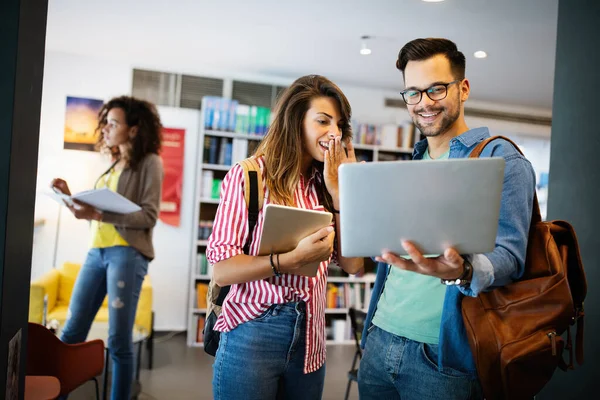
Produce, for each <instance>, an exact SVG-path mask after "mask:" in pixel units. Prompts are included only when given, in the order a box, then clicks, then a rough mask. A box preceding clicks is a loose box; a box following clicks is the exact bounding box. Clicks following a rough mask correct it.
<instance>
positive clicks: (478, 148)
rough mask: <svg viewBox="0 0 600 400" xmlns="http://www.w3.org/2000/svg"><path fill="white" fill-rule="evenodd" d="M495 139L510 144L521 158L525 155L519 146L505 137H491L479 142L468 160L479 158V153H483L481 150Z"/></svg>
mask: <svg viewBox="0 0 600 400" xmlns="http://www.w3.org/2000/svg"><path fill="white" fill-rule="evenodd" d="M496 139H503V140H506V141H507V142H508V143H510V144H512V145H513V147H514V148H515V149H516V150H517V151H518V152H519V153H521V155H522V156H525V154H523V152H522V151H521V149H520V148H519V146H517V145H516V144H515V142H513V141H512V140H510V139H509V138H507V137H505V136H492V137H489V138H487V139H485V140H482V141H481V142H479V144H478V145H477V146H476V147H475V148H474V149H473V151H472V152H471V154H469V158H479V156H480V155H481V152H482V151H483V148H484V147H485V146H487V145H488V143H490V142H491V141H492V140H496Z"/></svg>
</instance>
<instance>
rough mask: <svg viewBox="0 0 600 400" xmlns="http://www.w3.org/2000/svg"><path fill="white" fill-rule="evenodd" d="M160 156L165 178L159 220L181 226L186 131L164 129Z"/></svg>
mask: <svg viewBox="0 0 600 400" xmlns="http://www.w3.org/2000/svg"><path fill="white" fill-rule="evenodd" d="M162 134H163V142H162V151H161V153H160V156H161V158H162V160H163V168H164V172H165V177H164V180H163V186H162V199H161V201H160V215H159V218H160V220H161V221H162V222H164V223H165V224H169V225H173V226H179V223H180V221H181V192H182V189H183V155H184V148H185V146H184V145H185V129H176V128H163V131H162Z"/></svg>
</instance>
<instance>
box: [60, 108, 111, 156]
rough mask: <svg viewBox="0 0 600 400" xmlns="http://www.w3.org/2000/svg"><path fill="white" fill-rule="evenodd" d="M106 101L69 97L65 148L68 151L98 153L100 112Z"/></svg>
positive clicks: (66, 114)
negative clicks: (96, 148) (97, 131)
mask: <svg viewBox="0 0 600 400" xmlns="http://www.w3.org/2000/svg"><path fill="white" fill-rule="evenodd" d="M103 104H104V101H102V100H97V99H87V98H82V97H70V96H67V110H66V113H65V133H64V146H63V147H64V148H65V149H67V150H84V151H96V150H95V147H94V146H95V144H96V139H97V138H96V126H97V125H98V112H100V109H101V108H102V105H103Z"/></svg>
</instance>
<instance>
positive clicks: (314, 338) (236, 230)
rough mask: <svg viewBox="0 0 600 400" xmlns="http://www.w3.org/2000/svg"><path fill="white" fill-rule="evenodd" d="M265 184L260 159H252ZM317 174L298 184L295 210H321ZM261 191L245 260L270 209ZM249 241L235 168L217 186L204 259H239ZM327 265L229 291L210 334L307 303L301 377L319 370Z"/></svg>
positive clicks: (241, 184)
mask: <svg viewBox="0 0 600 400" xmlns="http://www.w3.org/2000/svg"><path fill="white" fill-rule="evenodd" d="M257 161H258V164H259V165H260V169H261V171H262V176H263V182H264V179H265V169H264V159H263V158H262V157H259V158H258V159H257ZM321 179H322V178H321V174H320V173H318V172H317V171H316V170H314V172H313V174H312V176H311V178H310V179H308V181H306V179H304V178H302V177H301V178H300V182H299V183H298V186H297V187H296V191H295V193H294V198H295V201H296V205H297V207H299V208H304V209H311V210H320V211H323V210H324V207H323V205H321V204H320V203H319V199H318V196H317V191H316V187H315V183H317V182H320V181H321ZM263 186H264V194H265V195H264V199H265V202H264V205H263V208H261V211H260V212H259V214H258V221H257V223H256V228H255V231H254V236H253V240H252V243H251V245H250V255H257V254H258V246H259V242H260V237H261V234H262V230H263V210H264V206H265V205H266V204H269V203H270V198H269V197H270V196H269V190H268V188H267V187H266V185H263ZM247 238H248V209H247V206H246V202H245V200H244V170H243V168H242V167H241V166H240V165H237V164H236V165H235V166H234V167H233V168H232V169H231V170H230V171H229V172H228V173H227V175H226V176H225V179H224V180H223V184H222V186H221V199H220V203H219V208H218V210H217V214H216V216H215V220H214V224H213V231H212V235H211V236H210V238H209V240H208V246H207V248H206V258H207V259H208V262H210V263H211V264H216V263H218V262H219V261H223V260H226V259H228V258H231V257H235V256H237V255H239V254H243V247H244V244H245V243H246V240H247ZM330 261H331V257H330V259H329V261H323V262H321V264H320V265H319V269H318V271H317V275H316V276H315V277H304V276H298V275H291V274H282V275H281V277H275V276H273V277H271V278H267V279H263V280H258V281H253V282H248V283H241V284H235V285H231V289H230V290H229V293H228V294H227V297H226V298H225V301H224V302H223V310H222V313H221V315H220V316H219V318H218V320H217V322H216V324H215V327H214V329H215V330H217V331H220V332H229V331H231V330H232V329H233V328H235V327H236V326H238V325H239V324H242V323H244V322H247V321H250V320H252V319H254V318H256V317H258V316H260V315H261V314H263V313H264V312H265V311H266V310H267V309H268V308H269V307H270V306H271V305H272V304H281V303H288V302H297V301H300V300H304V301H305V302H306V352H305V354H306V355H305V359H304V373H305V374H308V373H310V372H314V371H316V370H318V369H319V368H320V367H321V366H322V365H323V364H324V363H325V353H326V348H325V304H326V285H327V266H328V265H329V262H330Z"/></svg>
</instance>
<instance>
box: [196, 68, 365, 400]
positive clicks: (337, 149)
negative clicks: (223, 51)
mask: <svg viewBox="0 0 600 400" xmlns="http://www.w3.org/2000/svg"><path fill="white" fill-rule="evenodd" d="M350 117H351V108H350V104H349V102H348V100H347V99H346V96H345V95H344V94H343V93H342V91H341V90H340V89H339V88H338V87H337V86H336V85H335V84H334V83H333V82H331V81H330V80H328V79H327V78H324V77H322V76H318V75H309V76H304V77H301V78H299V79H298V80H296V81H295V82H294V83H293V84H292V85H291V86H290V87H289V88H288V89H286V90H285V92H284V93H283V94H282V95H281V97H280V98H279V100H278V102H277V105H276V107H275V118H274V121H273V123H272V124H271V126H270V128H269V130H268V132H267V134H266V135H265V137H264V138H263V140H262V142H261V144H260V145H259V147H258V148H257V150H256V153H255V155H254V156H253V157H255V159H256V161H257V163H258V165H259V166H260V168H261V173H262V178H263V182H264V183H265V184H264V204H269V203H272V204H281V205H287V206H294V207H298V208H303V209H311V210H321V211H329V212H332V213H333V214H334V216H335V221H334V222H335V223H334V226H335V228H334V227H331V226H330V227H326V228H323V229H321V230H320V231H318V232H316V233H315V234H313V235H310V236H307V237H306V238H304V239H303V240H301V241H300V242H299V243H298V245H297V247H296V248H295V249H294V250H292V251H290V252H287V253H282V254H278V255H272V256H258V255H257V253H258V246H259V241H260V240H259V238H260V236H261V232H262V227H263V215H262V210H264V207H263V208H262V210H261V212H260V214H259V216H258V222H257V224H256V228H255V232H254V235H253V240H252V243H251V244H250V251H249V255H246V254H243V247H244V244H245V242H246V239H247V238H248V236H249V235H248V223H247V219H248V211H247V208H246V204H245V200H244V186H243V185H244V177H243V173H244V171H243V168H242V167H241V166H240V165H235V166H234V167H233V168H232V169H231V170H230V171H229V172H228V173H227V175H226V176H225V179H224V180H223V184H222V187H221V199H220V203H219V208H218V209H217V214H216V217H215V222H214V226H213V232H212V235H211V237H210V238H209V243H208V246H207V258H208V261H209V262H210V263H211V264H213V265H214V268H213V271H214V277H213V278H214V280H215V282H216V283H217V285H219V286H225V285H231V288H230V290H229V293H228V295H227V297H226V298H225V300H224V302H223V308H222V313H221V315H220V316H219V318H218V319H217V322H216V324H215V326H214V329H215V330H217V331H220V332H221V338H220V342H219V348H218V350H217V354H216V357H215V362H214V365H213V394H214V398H215V399H234V398H243V399H261V400H263V399H275V398H276V397H282V398H285V399H309V400H310V399H320V398H321V395H322V392H323V385H324V379H325V303H326V301H325V300H326V284H327V268H328V265H329V263H330V262H331V261H334V262H337V264H339V266H340V267H341V268H342V269H344V270H345V271H346V272H348V273H351V274H354V273H356V272H358V271H360V270H361V269H362V268H363V259H362V258H344V257H342V256H341V252H340V249H339V244H340V240H339V237H338V238H337V240H336V238H335V235H336V231H337V233H338V235H339V227H340V218H339V211H338V210H339V188H338V173H337V170H338V167H339V166H340V165H341V164H342V163H350V162H356V157H355V155H354V150H353V148H352V143H351V137H352V132H351V129H350ZM344 144H345V149H344ZM346 151H347V153H346ZM271 259H275V260H277V261H276V262H275V263H272V262H271ZM313 262H320V264H319V267H318V271H317V274H316V276H315V277H306V276H301V275H296V274H295V273H294V271H295V270H296V269H298V268H300V267H301V266H303V265H306V264H309V263H313Z"/></svg>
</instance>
